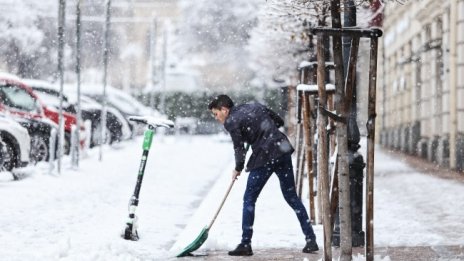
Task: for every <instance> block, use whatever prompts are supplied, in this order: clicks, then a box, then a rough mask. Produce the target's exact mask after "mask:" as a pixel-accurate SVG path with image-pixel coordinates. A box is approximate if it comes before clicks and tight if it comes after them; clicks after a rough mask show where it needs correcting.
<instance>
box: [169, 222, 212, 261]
mask: <svg viewBox="0 0 464 261" xmlns="http://www.w3.org/2000/svg"><path fill="white" fill-rule="evenodd" d="M208 232H209V228H208V227H204V228H203V229H202V230H201V232H200V234H199V235H198V236H197V238H196V239H195V240H193V242H192V243H190V245H188V246H187V247H186V248H184V250H182V252H180V253H179V254H178V255H177V256H176V257H183V256H188V255H189V254H190V253H191V252H193V251H195V250H197V249H198V248H200V247H201V245H203V243H204V242H205V241H206V239H207V238H208Z"/></svg>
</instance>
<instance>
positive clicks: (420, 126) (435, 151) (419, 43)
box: [377, 0, 464, 169]
mask: <svg viewBox="0 0 464 261" xmlns="http://www.w3.org/2000/svg"><path fill="white" fill-rule="evenodd" d="M452 1H455V2H454V3H453V2H452ZM452 4H456V6H457V10H456V12H457V18H456V21H454V20H453V21H451V19H452V18H453V17H452V16H451V15H450V6H451V5H452ZM384 13H385V18H384V25H383V26H384V27H383V30H384V37H383V41H382V45H383V46H382V47H381V48H380V51H382V50H383V52H384V53H382V54H381V55H379V57H385V61H383V62H380V63H379V73H380V74H381V77H380V81H379V84H378V86H379V88H378V90H379V91H378V92H379V93H378V95H377V97H379V99H378V108H381V109H380V110H379V112H380V115H379V116H380V117H379V118H380V119H382V124H381V125H380V126H379V127H380V136H381V139H380V140H381V143H382V144H384V145H385V146H388V147H391V148H394V149H401V150H402V151H405V152H408V153H412V154H416V155H419V156H422V157H424V158H427V159H429V160H431V161H435V162H437V163H439V164H442V165H448V164H449V162H450V159H449V158H450V155H449V153H450V151H453V150H450V146H454V147H453V148H455V150H454V151H455V152H456V154H453V155H452V156H453V157H456V158H455V159H457V162H458V165H459V162H462V161H463V159H464V137H463V136H464V0H450V1H434V0H422V1H406V2H405V3H404V5H401V4H393V3H389V4H387V6H386V8H385V12H384ZM453 26H455V27H456V32H457V34H456V41H455V42H454V44H455V46H456V52H455V53H456V64H450V62H451V61H452V59H450V48H451V47H450V46H452V44H453V42H451V41H452V39H453V37H451V34H450V32H451V31H452V29H453ZM452 70H456V76H457V77H456V79H455V80H456V81H454V80H453V79H452V78H451V76H450V71H452ZM453 93H455V97H453V96H452V95H453ZM453 98H455V99H456V103H453ZM453 113H456V118H457V122H456V124H455V125H453V124H452V122H451V121H452V115H453ZM453 130H455V131H453ZM453 133H455V134H453ZM450 136H453V137H455V138H456V139H455V140H456V142H454V141H453V139H450ZM450 142H452V144H450ZM461 164H462V163H461ZM456 167H457V168H461V169H462V168H463V166H456Z"/></svg>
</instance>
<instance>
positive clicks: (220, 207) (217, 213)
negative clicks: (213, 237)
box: [207, 179, 235, 229]
mask: <svg viewBox="0 0 464 261" xmlns="http://www.w3.org/2000/svg"><path fill="white" fill-rule="evenodd" d="M234 182H235V179H232V182H231V183H230V185H229V188H228V189H227V192H226V194H225V195H224V198H223V199H222V202H221V205H220V206H219V208H218V210H217V211H216V214H215V215H214V217H213V220H211V223H209V225H208V227H207V229H210V228H211V226H212V225H213V223H214V221H216V218H217V216H218V215H219V212H220V211H221V209H222V206H224V202H226V199H227V196H229V192H230V190H231V189H232V186H233V185H234Z"/></svg>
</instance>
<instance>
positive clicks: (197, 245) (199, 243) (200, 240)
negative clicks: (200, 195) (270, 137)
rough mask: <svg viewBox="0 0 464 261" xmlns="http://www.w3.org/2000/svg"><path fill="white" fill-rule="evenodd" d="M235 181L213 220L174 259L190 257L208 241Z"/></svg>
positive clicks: (248, 146) (248, 145) (232, 183)
mask: <svg viewBox="0 0 464 261" xmlns="http://www.w3.org/2000/svg"><path fill="white" fill-rule="evenodd" d="M249 148H250V144H247V146H246V149H245V150H246V151H248V149H249ZM235 180H236V179H233V180H232V182H231V183H230V185H229V188H228V189H227V192H226V194H225V195H224V198H223V199H222V202H221V205H220V206H219V208H218V210H217V211H216V214H215V215H214V217H213V220H211V222H210V223H209V225H208V226H206V227H204V228H203V229H202V230H201V232H200V234H199V235H198V236H197V238H196V239H195V240H193V242H192V243H190V245H188V246H187V247H186V248H184V250H182V252H180V253H179V254H178V255H177V256H176V257H184V256H192V254H191V252H193V251H195V250H197V249H198V248H200V247H201V246H202V245H203V243H204V242H205V241H206V239H208V233H209V230H210V228H211V226H212V225H213V223H214V221H215V220H216V218H217V216H218V215H219V211H221V209H222V206H223V205H224V202H225V201H226V199H227V196H228V195H229V192H230V190H231V189H232V186H233V185H234V182H235Z"/></svg>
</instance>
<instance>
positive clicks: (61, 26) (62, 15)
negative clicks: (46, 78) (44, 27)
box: [57, 0, 66, 174]
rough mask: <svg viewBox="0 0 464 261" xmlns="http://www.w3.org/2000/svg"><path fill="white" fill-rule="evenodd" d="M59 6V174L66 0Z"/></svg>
mask: <svg viewBox="0 0 464 261" xmlns="http://www.w3.org/2000/svg"><path fill="white" fill-rule="evenodd" d="M59 1H60V2H59V8H58V73H59V78H60V107H59V116H58V151H57V159H58V166H57V167H58V174H61V156H62V153H63V138H62V137H61V136H62V135H63V132H61V131H60V130H61V129H63V125H64V124H63V84H64V69H63V56H64V55H63V54H64V27H65V21H66V20H65V19H66V17H65V9H66V0H59Z"/></svg>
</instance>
